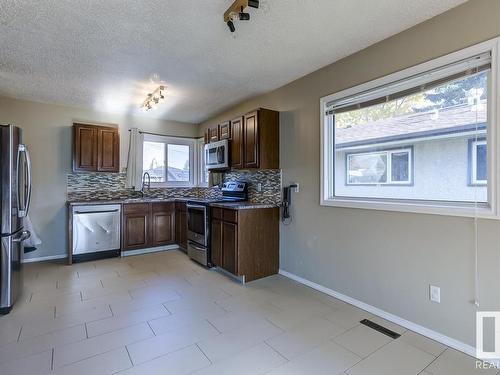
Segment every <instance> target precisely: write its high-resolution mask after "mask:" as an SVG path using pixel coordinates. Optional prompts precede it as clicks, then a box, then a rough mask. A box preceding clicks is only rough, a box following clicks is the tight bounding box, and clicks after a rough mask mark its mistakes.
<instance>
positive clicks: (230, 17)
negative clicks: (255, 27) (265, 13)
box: [224, 0, 260, 33]
mask: <svg viewBox="0 0 500 375" xmlns="http://www.w3.org/2000/svg"><path fill="white" fill-rule="evenodd" d="M259 4H260V2H259V0H234V2H233V4H231V6H230V7H229V8H228V9H227V10H226V11H225V12H224V22H225V23H226V24H227V27H229V30H230V31H231V33H234V32H235V30H236V28H235V26H234V23H235V22H236V21H237V20H239V21H249V20H250V13H248V12H245V8H247V7H251V8H258V7H259Z"/></svg>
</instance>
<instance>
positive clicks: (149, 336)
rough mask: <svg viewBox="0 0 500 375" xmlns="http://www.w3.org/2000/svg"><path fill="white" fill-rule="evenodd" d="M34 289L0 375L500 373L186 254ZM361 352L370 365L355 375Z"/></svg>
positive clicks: (3, 343)
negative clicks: (374, 328) (204, 264)
mask: <svg viewBox="0 0 500 375" xmlns="http://www.w3.org/2000/svg"><path fill="white" fill-rule="evenodd" d="M24 279H25V287H24V291H23V294H22V296H21V298H20V299H19V301H18V303H16V305H15V306H14V309H13V311H12V312H11V313H10V314H9V315H7V316H3V317H0V364H1V366H0V373H1V374H2V375H4V373H6V374H9V373H13V374H19V373H20V374H23V375H24V374H31V373H37V374H38V373H46V374H47V375H48V374H49V373H50V374H53V373H68V374H69V373H71V375H78V374H92V375H96V374H97V375H98V374H101V373H103V374H104V373H105V374H108V373H110V374H111V373H115V372H120V371H123V370H126V369H129V370H126V372H130V373H135V372H137V373H140V374H148V373H150V374H163V373H168V374H170V373H171V374H183V373H187V372H192V371H195V370H198V373H199V374H202V373H205V374H210V373H217V374H226V373H227V374H231V375H233V374H235V373H238V374H239V373H243V372H245V373H249V374H260V373H263V372H267V371H269V370H271V371H274V372H273V373H275V374H280V373H286V374H301V373H314V374H323V373H326V374H329V373H336V372H337V371H341V372H343V373H344V374H351V375H365V374H370V375H378V374H384V375H391V374H397V375H406V374H413V375H415V374H417V373H419V372H420V373H419V375H450V374H453V375H463V374H470V375H472V374H473V373H478V372H477V371H481V372H479V373H484V374H486V373H492V374H493V373H496V370H491V371H485V370H477V371H476V370H475V369H474V368H473V367H471V366H475V361H474V359H472V358H470V357H467V356H465V355H462V354H460V353H458V352H455V351H452V350H451V349H447V350H446V351H445V352H444V353H443V350H444V349H445V346H444V345H441V344H439V343H436V342H434V341H432V340H429V339H427V338H425V337H423V336H420V335H418V334H416V333H413V332H410V331H407V330H406V329H405V328H404V327H400V326H398V325H396V324H393V323H391V322H388V321H385V320H383V319H381V318H378V317H375V316H373V315H372V314H370V313H368V312H365V311H363V310H360V309H358V308H356V307H354V306H351V305H349V304H346V303H344V302H342V301H340V300H337V299H335V298H332V297H330V296H327V295H325V294H322V293H320V292H318V291H315V290H312V289H310V288H307V287H305V286H303V285H300V284H298V283H296V282H294V281H292V280H290V279H287V278H285V277H283V276H281V275H275V276H271V277H268V278H265V279H261V280H257V281H254V282H251V283H248V284H246V285H241V284H238V283H236V282H234V281H233V280H231V279H229V278H227V277H226V276H225V275H222V274H220V273H218V272H214V271H210V270H207V269H205V268H203V267H200V266H198V265H197V264H195V263H193V262H191V261H190V260H189V259H188V258H187V257H186V255H185V254H183V253H181V252H179V251H170V252H161V253H155V254H147V255H140V256H134V257H126V258H114V259H107V260H100V261H95V262H87V263H79V264H75V265H72V266H66V265H63V264H56V263H41V264H30V265H26V267H25V273H24ZM82 298H83V300H82ZM365 318H367V319H371V320H372V321H374V322H376V323H379V324H381V325H383V326H385V327H387V328H389V329H391V330H393V331H396V332H398V333H401V334H402V337H400V338H399V339H397V340H395V341H392V342H389V343H387V340H389V341H390V339H389V338H386V337H385V336H383V335H381V334H380V333H378V332H375V331H371V330H370V331H367V330H369V328H367V327H365V326H362V325H360V323H359V322H360V320H362V319H365ZM21 327H22V329H21ZM85 328H87V330H85ZM153 330H154V331H153ZM86 331H87V332H86ZM346 331H347V332H346ZM154 333H156V334H157V335H158V336H153V335H154ZM89 336H90V338H87V337H89ZM18 337H19V338H20V340H21V341H20V342H18V341H17V340H18ZM336 341H337V342H338V343H337V342H336ZM344 346H345V347H344ZM379 347H380V348H379ZM377 348H379V349H378V350H376V349H377ZM126 349H129V350H130V354H129V353H128V352H127V350H126ZM374 350H375V351H374ZM354 352H355V353H358V354H359V356H365V358H364V359H363V360H361V361H360V362H358V363H356V364H355V361H358V360H359V356H358V355H356V354H355V353H354ZM280 353H281V354H280ZM370 353H371V354H370ZM53 355H54V357H53ZM129 356H131V357H132V358H133V359H134V362H135V364H136V365H137V366H136V367H135V368H132V367H131V366H132V360H131V359H130V357H129ZM435 356H439V358H438V359H436V358H435ZM52 357H53V358H52ZM285 357H287V358H290V359H291V361H290V362H285V363H283V362H284V361H286V360H287V359H286V358H285ZM432 359H434V362H432V363H431V364H430V365H429V366H428V367H426V368H425V366H427V365H428V364H429V363H430V361H431V360H432ZM52 360H54V365H55V367H56V370H55V371H51V372H48V373H47V371H48V369H49V368H50V367H51V366H52ZM210 360H212V361H213V364H212V365H210ZM353 364H354V366H353V367H350V368H349V366H352V365H353ZM209 365H210V366H209ZM422 366H423V367H422ZM422 370H423V372H422Z"/></svg>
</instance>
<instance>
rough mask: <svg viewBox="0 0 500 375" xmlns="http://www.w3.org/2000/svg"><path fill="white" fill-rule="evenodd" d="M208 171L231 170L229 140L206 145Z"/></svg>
mask: <svg viewBox="0 0 500 375" xmlns="http://www.w3.org/2000/svg"><path fill="white" fill-rule="evenodd" d="M205 165H206V167H207V169H225V168H229V142H228V140H227V139H224V140H222V141H218V142H213V143H208V144H206V145H205Z"/></svg>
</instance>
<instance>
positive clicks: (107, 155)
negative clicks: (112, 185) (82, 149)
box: [97, 128, 120, 172]
mask: <svg viewBox="0 0 500 375" xmlns="http://www.w3.org/2000/svg"><path fill="white" fill-rule="evenodd" d="M97 170H98V171H100V172H119V171H120V137H119V134H118V129H113V128H98V129H97Z"/></svg>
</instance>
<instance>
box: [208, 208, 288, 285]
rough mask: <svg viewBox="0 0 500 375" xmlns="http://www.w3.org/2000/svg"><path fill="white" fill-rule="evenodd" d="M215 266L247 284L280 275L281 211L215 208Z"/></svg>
mask: <svg viewBox="0 0 500 375" xmlns="http://www.w3.org/2000/svg"><path fill="white" fill-rule="evenodd" d="M211 245H212V246H211V249H212V263H213V264H214V265H216V266H218V267H220V268H222V269H224V270H226V271H228V272H230V273H232V274H234V275H236V276H238V277H244V279H245V281H252V280H256V279H260V278H262V277H266V276H270V275H274V274H276V273H278V267H279V209H278V208H256V209H243V210H233V209H226V208H212V242H211Z"/></svg>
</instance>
